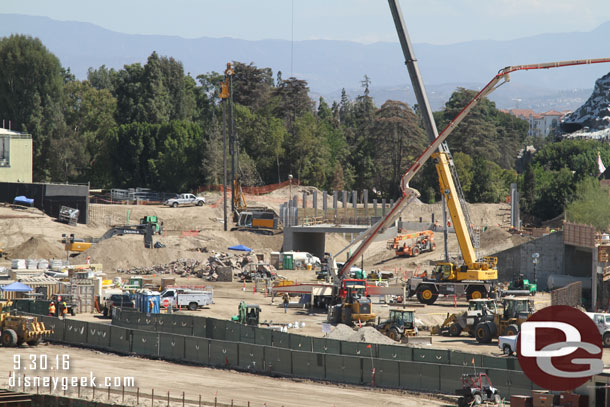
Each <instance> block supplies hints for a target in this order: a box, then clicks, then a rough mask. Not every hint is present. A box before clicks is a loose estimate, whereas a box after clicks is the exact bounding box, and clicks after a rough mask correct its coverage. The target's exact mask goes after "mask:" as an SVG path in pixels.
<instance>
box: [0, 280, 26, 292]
mask: <svg viewBox="0 0 610 407" xmlns="http://www.w3.org/2000/svg"><path fill="white" fill-rule="evenodd" d="M0 290H2V291H14V292H18V293H25V292H28V291H32V290H34V289H33V288H32V287H30V286H29V285H25V284H22V283H20V282H16V283H13V284H9V285H5V286H4V287H0Z"/></svg>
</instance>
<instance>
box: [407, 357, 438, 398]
mask: <svg viewBox="0 0 610 407" xmlns="http://www.w3.org/2000/svg"><path fill="white" fill-rule="evenodd" d="M444 368H445V366H442V365H436V364H431V363H418V364H417V369H418V370H419V374H420V384H419V386H420V389H421V390H424V391H429V392H433V393H440V390H441V383H440V371H441V369H444ZM401 374H402V370H401ZM401 383H402V378H401Z"/></svg>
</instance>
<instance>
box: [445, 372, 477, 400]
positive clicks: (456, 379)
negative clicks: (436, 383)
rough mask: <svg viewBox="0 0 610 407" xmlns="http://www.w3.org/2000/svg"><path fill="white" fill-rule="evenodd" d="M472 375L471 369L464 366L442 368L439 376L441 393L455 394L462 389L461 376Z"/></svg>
mask: <svg viewBox="0 0 610 407" xmlns="http://www.w3.org/2000/svg"><path fill="white" fill-rule="evenodd" d="M465 373H474V370H473V369H472V366H471V367H466V366H451V365H450V366H443V368H442V369H441V371H440V374H441V390H440V391H441V392H443V393H446V394H455V391H456V390H457V389H460V388H461V387H462V374H465Z"/></svg>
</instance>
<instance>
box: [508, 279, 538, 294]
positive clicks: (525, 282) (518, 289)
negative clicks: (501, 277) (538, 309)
mask: <svg viewBox="0 0 610 407" xmlns="http://www.w3.org/2000/svg"><path fill="white" fill-rule="evenodd" d="M537 291H538V284H536V283H530V280H529V279H527V278H525V276H524V275H523V274H519V276H518V277H517V278H515V279H514V280H513V281H511V282H510V283H509V285H508V289H507V290H502V291H501V293H500V294H501V295H502V296H507V295H536V292H537Z"/></svg>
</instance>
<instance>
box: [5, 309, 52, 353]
mask: <svg viewBox="0 0 610 407" xmlns="http://www.w3.org/2000/svg"><path fill="white" fill-rule="evenodd" d="M11 308H12V302H10V301H8V302H0V342H1V343H2V346H5V347H12V346H19V345H21V344H23V343H27V344H28V345H30V346H37V345H38V344H40V342H41V341H42V339H43V337H45V336H47V335H51V334H53V330H51V329H46V328H45V326H44V323H43V322H39V321H38V318H37V317H30V316H23V315H15V314H13V313H12V312H11Z"/></svg>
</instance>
